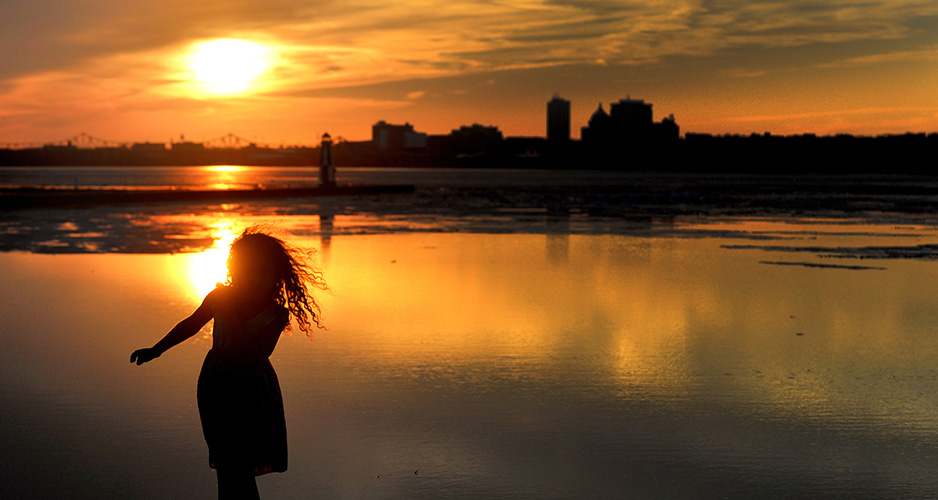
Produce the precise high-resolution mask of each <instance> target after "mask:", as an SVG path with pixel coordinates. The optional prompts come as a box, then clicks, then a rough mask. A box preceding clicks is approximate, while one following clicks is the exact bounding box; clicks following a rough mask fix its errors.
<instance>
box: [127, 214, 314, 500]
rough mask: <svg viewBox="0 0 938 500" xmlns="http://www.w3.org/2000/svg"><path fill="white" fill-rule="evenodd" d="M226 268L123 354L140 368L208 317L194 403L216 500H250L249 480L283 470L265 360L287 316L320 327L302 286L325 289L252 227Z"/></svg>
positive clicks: (282, 437) (283, 448)
mask: <svg viewBox="0 0 938 500" xmlns="http://www.w3.org/2000/svg"><path fill="white" fill-rule="evenodd" d="M227 264H228V279H227V282H226V284H225V285H219V286H218V287H217V288H215V289H214V290H212V291H211V292H209V294H208V295H206V296H205V300H203V301H202V305H200V306H199V308H198V309H196V311H195V312H194V313H192V315H191V316H189V317H188V318H186V319H184V320H182V321H180V322H179V324H177V325H176V326H175V327H173V329H172V330H170V332H169V333H167V334H166V336H165V337H163V338H162V339H161V340H160V341H159V342H157V343H156V345H154V346H153V347H150V348H146V349H139V350H137V351H134V353H133V354H131V356H130V362H131V363H134V362H136V363H137V364H138V365H140V364H143V363H146V362H147V361H150V360H152V359H154V358H157V357H159V356H160V355H161V354H163V353H164V352H166V351H167V350H168V349H169V348H171V347H173V346H174V345H176V344H179V343H180V342H182V341H184V340H186V339H188V338H190V337H192V336H193V335H195V334H196V333H197V332H198V331H199V330H200V329H201V328H202V327H203V326H205V324H206V323H208V321H209V320H211V319H214V320H215V324H214V329H213V334H212V349H211V350H210V351H209V352H208V354H207V355H206V356H205V362H204V363H203V364H202V372H201V373H200V374H199V384H198V401H199V416H200V417H201V420H202V432H203V433H204V434H205V441H206V443H207V444H208V450H209V452H208V453H209V455H208V460H209V466H210V467H212V468H214V469H215V471H216V474H217V475H218V498H219V499H221V500H226V499H232V498H258V491H257V483H256V482H255V477H256V476H259V475H261V474H266V473H268V472H283V471H285V470H287V434H286V422H285V420H284V416H283V398H282V396H281V394H280V384H279V382H278V381H277V374H276V373H275V372H274V368H273V366H272V365H271V364H270V360H269V359H268V357H269V356H270V354H271V353H272V352H273V350H274V347H276V345H277V340H278V339H279V338H280V334H281V332H282V331H283V330H284V329H285V328H286V327H287V326H288V325H289V324H290V315H291V314H292V315H293V317H294V318H295V319H296V321H297V323H298V324H299V327H300V330H302V331H304V332H306V333H307V334H309V333H310V332H309V329H310V327H311V326H312V325H311V323H310V321H312V323H314V324H315V325H316V326H317V327H320V328H321V327H322V326H321V324H320V321H319V311H320V310H319V304H318V303H317V302H316V300H315V298H314V297H313V296H312V295H311V294H310V293H309V291H308V289H307V283H309V284H311V285H312V286H314V287H316V288H319V289H322V290H325V289H326V284H325V281H323V278H322V274H321V273H320V272H318V271H314V270H310V269H309V268H308V267H307V266H306V264H305V261H304V259H303V258H302V255H301V254H300V253H298V252H297V251H296V250H294V249H292V248H291V247H289V246H288V245H286V244H285V243H284V242H283V241H281V240H280V239H278V238H275V237H273V236H270V235H267V234H264V233H262V232H259V231H258V230H257V229H256V228H250V229H247V230H245V231H244V233H242V234H241V236H239V237H238V238H237V239H236V240H235V241H234V243H232V244H231V250H230V252H229V254H228V263H227Z"/></svg>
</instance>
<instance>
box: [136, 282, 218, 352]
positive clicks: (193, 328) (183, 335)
mask: <svg viewBox="0 0 938 500" xmlns="http://www.w3.org/2000/svg"><path fill="white" fill-rule="evenodd" d="M216 290H217V289H216ZM216 290H212V291H211V292H209V294H208V295H206V296H205V299H204V300H202V305H200V306H199V308H198V309H196V310H195V312H194V313H192V314H191V315H190V316H189V317H188V318H186V319H184V320H182V321H180V322H179V323H177V324H176V326H174V327H173V329H172V330H170V331H169V333H167V334H166V335H165V336H163V338H162V339H160V341H159V342H157V343H156V345H154V346H153V347H148V348H144V349H137V350H136V351H134V352H133V354H131V355H130V362H131V363H137V364H138V365H142V364H144V363H146V362H147V361H151V360H153V359H156V358H158V357H160V355H161V354H163V353H164V352H166V351H168V350H169V349H170V348H171V347H173V346H175V345H176V344H179V343H180V342H183V341H184V340H186V339H188V338H190V337H192V336H193V335H195V334H196V333H198V332H199V330H201V329H202V327H203V326H205V324H206V323H208V321H209V320H210V319H212V316H213V315H214V313H213V312H212V306H213V305H214V304H215V295H216Z"/></svg>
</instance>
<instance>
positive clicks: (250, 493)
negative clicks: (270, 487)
mask: <svg viewBox="0 0 938 500" xmlns="http://www.w3.org/2000/svg"><path fill="white" fill-rule="evenodd" d="M215 473H216V474H217V475H218V500H259V499H260V494H259V493H258V491H257V481H255V478H254V470H253V469H251V468H243V467H220V468H218V469H216V471H215Z"/></svg>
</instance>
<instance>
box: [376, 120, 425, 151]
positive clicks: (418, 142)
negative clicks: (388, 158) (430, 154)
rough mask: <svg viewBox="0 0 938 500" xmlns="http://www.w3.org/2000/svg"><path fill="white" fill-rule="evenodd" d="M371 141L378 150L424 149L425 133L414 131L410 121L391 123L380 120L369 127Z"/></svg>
mask: <svg viewBox="0 0 938 500" xmlns="http://www.w3.org/2000/svg"><path fill="white" fill-rule="evenodd" d="M371 142H373V143H374V145H375V146H376V147H377V148H378V150H379V151H402V150H405V149H425V148H426V147H427V134H424V133H422V132H416V131H414V126H413V125H411V124H410V123H405V124H403V125H392V124H390V123H387V122H385V121H384V120H381V121H379V122H378V123H376V124H374V125H372V127H371Z"/></svg>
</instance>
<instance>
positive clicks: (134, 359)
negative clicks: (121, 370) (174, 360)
mask: <svg viewBox="0 0 938 500" xmlns="http://www.w3.org/2000/svg"><path fill="white" fill-rule="evenodd" d="M158 357H160V353H159V351H157V350H156V349H154V348H152V347H147V348H146V349H137V350H136V351H134V353H133V354H131V355H130V362H131V363H137V364H138V365H142V364H144V363H146V362H147V361H152V360H154V359H156V358H158Z"/></svg>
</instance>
